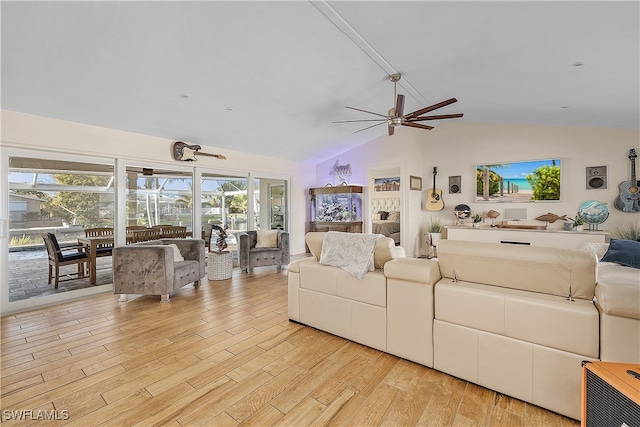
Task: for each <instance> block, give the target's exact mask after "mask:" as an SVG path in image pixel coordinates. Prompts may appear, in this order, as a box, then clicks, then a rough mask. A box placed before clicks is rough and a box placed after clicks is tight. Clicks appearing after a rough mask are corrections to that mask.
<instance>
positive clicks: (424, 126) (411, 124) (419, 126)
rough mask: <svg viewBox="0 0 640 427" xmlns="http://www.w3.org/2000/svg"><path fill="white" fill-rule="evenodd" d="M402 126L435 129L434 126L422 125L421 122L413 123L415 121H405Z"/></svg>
mask: <svg viewBox="0 0 640 427" xmlns="http://www.w3.org/2000/svg"><path fill="white" fill-rule="evenodd" d="M402 126H409V127H412V128H420V129H426V130H431V129H433V126H427V125H421V124H420V123H413V122H405V123H403V124H402Z"/></svg>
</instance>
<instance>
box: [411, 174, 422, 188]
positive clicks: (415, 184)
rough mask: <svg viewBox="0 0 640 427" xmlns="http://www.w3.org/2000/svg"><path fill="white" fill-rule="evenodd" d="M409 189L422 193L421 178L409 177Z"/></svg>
mask: <svg viewBox="0 0 640 427" xmlns="http://www.w3.org/2000/svg"><path fill="white" fill-rule="evenodd" d="M409 189H410V190H420V191H422V178H420V177H419V176H412V175H411V176H409Z"/></svg>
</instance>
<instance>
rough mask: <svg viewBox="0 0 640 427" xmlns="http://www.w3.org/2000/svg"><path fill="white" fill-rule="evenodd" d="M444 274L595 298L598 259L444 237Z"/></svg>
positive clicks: (569, 252)
mask: <svg viewBox="0 0 640 427" xmlns="http://www.w3.org/2000/svg"><path fill="white" fill-rule="evenodd" d="M438 263H439V264H440V272H441V273H442V276H443V277H448V278H454V277H455V278H457V279H458V280H463V281H465V282H475V283H483V284H487V285H494V286H502V287H506V288H513V289H521V290H525V291H533V292H541V293H545V294H550V295H558V296H565V297H566V296H569V295H571V296H572V297H573V298H582V299H586V300H592V299H593V296H594V292H595V284H596V258H595V257H594V256H593V255H592V254H590V253H588V252H586V251H578V250H570V249H557V248H549V247H542V246H520V245H505V244H501V243H484V242H466V241H459V240H447V239H445V240H441V241H440V243H439V245H438Z"/></svg>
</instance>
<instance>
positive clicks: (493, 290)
mask: <svg viewBox="0 0 640 427" xmlns="http://www.w3.org/2000/svg"><path fill="white" fill-rule="evenodd" d="M435 318H436V319H438V320H441V321H445V322H449V323H453V324H456V325H460V326H466V327H469V328H474V329H479V330H482V331H486V332H491V333H494V334H497V335H502V336H506V337H510V338H513V339H517V340H521V341H527V342H531V343H534V344H538V345H543V346H546V347H550V348H555V349H558V350H562V351H567V352H570V353H575V354H580V355H584V356H587V357H594V358H597V357H598V354H599V316H598V310H597V309H596V308H595V306H594V304H593V303H592V302H591V301H584V300H574V301H569V300H567V299H566V298H564V297H558V296H553V295H546V294H541V293H535V292H526V291H520V290H516V289H508V288H502V287H498V286H490V285H482V284H478V283H468V282H460V281H459V282H453V281H452V280H451V279H446V278H445V279H442V280H441V281H440V282H438V283H437V284H436V286H435Z"/></svg>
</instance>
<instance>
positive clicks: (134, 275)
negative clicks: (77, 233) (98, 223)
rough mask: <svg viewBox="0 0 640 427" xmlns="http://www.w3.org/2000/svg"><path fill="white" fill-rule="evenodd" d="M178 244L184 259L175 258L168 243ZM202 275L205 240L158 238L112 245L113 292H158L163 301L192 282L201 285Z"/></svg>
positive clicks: (153, 293) (203, 272)
mask: <svg viewBox="0 0 640 427" xmlns="http://www.w3.org/2000/svg"><path fill="white" fill-rule="evenodd" d="M171 243H173V244H175V245H177V247H178V249H179V251H180V254H181V256H182V258H184V260H176V259H175V254H174V250H173V248H172V247H170V246H168V245H169V244H171ZM204 275H205V252H204V240H202V239H160V240H150V241H146V242H140V243H134V244H131V245H127V246H119V247H116V248H114V249H113V292H114V293H115V294H124V295H122V296H121V298H120V299H121V301H125V300H126V298H127V297H126V294H142V295H160V296H161V301H162V302H168V301H169V294H170V293H171V292H173V291H175V290H177V289H179V288H181V287H182V286H184V285H186V284H189V283H192V282H193V284H194V286H199V285H200V279H201V278H202V277H204Z"/></svg>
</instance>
